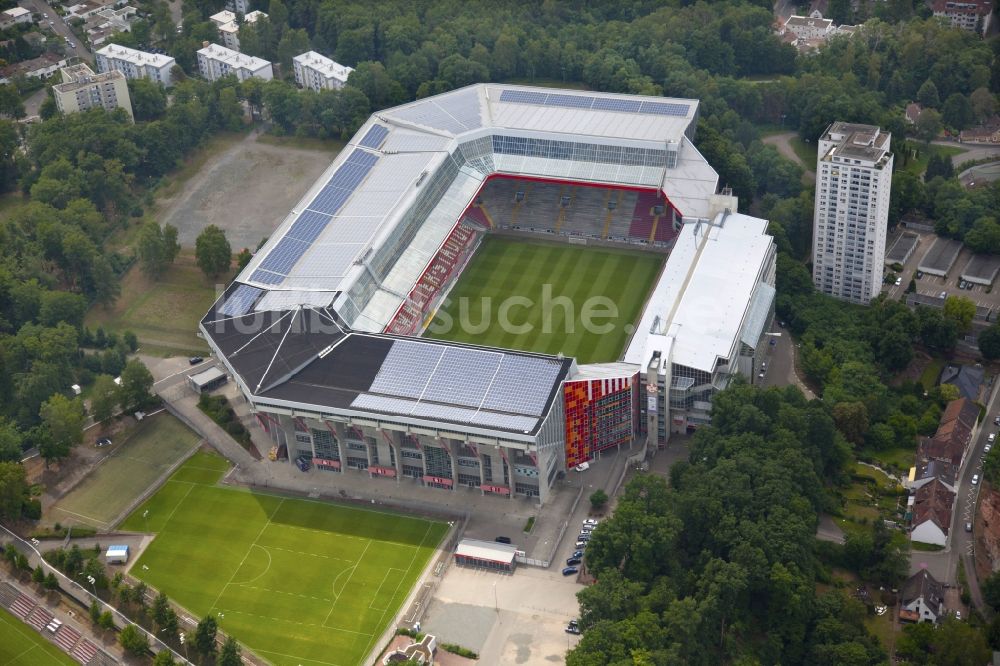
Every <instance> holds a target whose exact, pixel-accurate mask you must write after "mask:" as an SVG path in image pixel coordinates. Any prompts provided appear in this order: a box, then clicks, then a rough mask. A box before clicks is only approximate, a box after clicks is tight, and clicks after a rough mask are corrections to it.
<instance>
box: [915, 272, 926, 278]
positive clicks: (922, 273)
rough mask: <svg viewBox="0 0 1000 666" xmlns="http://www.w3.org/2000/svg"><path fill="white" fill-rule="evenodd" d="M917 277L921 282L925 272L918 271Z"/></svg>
mask: <svg viewBox="0 0 1000 666" xmlns="http://www.w3.org/2000/svg"><path fill="white" fill-rule="evenodd" d="M915 275H916V278H917V279H918V280H919V279H920V278H922V277H923V276H924V272H923V271H917V272H916V274H915Z"/></svg>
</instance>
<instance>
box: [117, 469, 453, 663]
mask: <svg viewBox="0 0 1000 666" xmlns="http://www.w3.org/2000/svg"><path fill="white" fill-rule="evenodd" d="M227 468H228V463H227V462H226V461H225V460H224V459H222V458H220V457H219V456H216V455H214V454H210V453H201V452H199V453H197V454H195V455H194V456H193V457H192V458H191V459H190V460H189V461H187V462H186V463H185V464H184V465H182V466H181V468H180V469H178V471H177V472H176V473H175V474H174V475H173V476H171V478H170V480H169V481H167V483H166V484H165V485H164V486H163V488H161V489H160V490H159V491H158V492H157V493H156V494H155V495H154V496H153V497H152V498H150V499H149V501H147V502H146V503H144V504H143V505H142V506H140V507H138V508H137V509H136V510H135V512H133V513H132V515H131V516H130V517H129V518H128V519H127V520H126V521H125V523H124V524H123V525H122V527H123V529H127V530H146V529H147V526H148V529H149V530H150V531H154V532H156V533H157V537H156V539H155V540H154V541H153V543H152V544H151V545H150V546H149V548H147V549H146V551H145V553H143V555H142V557H140V558H139V559H138V560H137V561H136V563H135V565H134V566H133V567H132V570H131V571H132V574H133V575H138V576H139V577H140V578H142V579H143V580H145V581H146V582H147V583H149V584H150V585H152V586H154V587H156V588H157V589H159V590H162V591H164V592H166V593H167V594H168V595H169V596H170V597H172V598H173V599H175V600H176V601H177V602H178V603H179V604H181V605H182V606H184V607H185V608H187V609H188V610H190V611H191V612H192V613H194V614H196V615H197V616H198V617H202V616H204V615H207V614H208V613H215V614H216V615H217V616H218V618H219V625H220V626H221V627H222V629H223V630H224V631H226V632H227V633H230V634H232V635H233V636H234V637H235V638H236V639H237V640H239V641H240V642H241V643H243V644H245V645H246V646H247V647H248V648H249V649H250V650H253V651H254V652H256V653H258V654H260V655H261V656H262V657H264V658H266V659H267V660H268V661H270V662H272V663H275V664H292V665H302V666H310V665H317V666H331V665H336V666H349V665H354V664H361V663H362V661H363V660H364V658H365V656H367V654H368V652H369V650H371V649H372V647H374V642H375V640H376V639H377V638H378V637H379V635H380V634H381V633H382V631H384V630H385V628H386V626H387V625H388V624H389V623H390V622H391V621H392V620H393V618H394V617H395V615H396V612H397V611H398V610H399V607H400V606H401V605H402V603H403V601H404V599H405V598H406V596H407V595H408V594H409V592H410V589H411V587H412V586H413V584H414V582H415V581H416V579H417V577H418V576H419V574H420V572H421V571H422V570H423V568H424V566H425V565H426V563H427V561H428V559H429V558H430V557H431V555H432V553H433V551H434V549H435V548H436V547H437V545H438V544H439V543H440V541H441V539H442V538H443V537H444V535H445V533H446V532H447V529H448V526H447V525H445V524H444V523H440V522H433V521H429V520H423V519H420V518H412V517H408V516H401V515H394V514H390V513H382V512H378V511H369V510H366V509H359V508H354V507H346V506H337V505H333V504H328V503H325V502H315V501H310V500H300V499H289V498H284V497H278V496H275V495H270V494H265V493H256V492H249V491H247V490H244V489H237V488H230V487H223V486H218V485H215V484H216V483H217V481H218V480H219V478H220V477H221V476H222V474H223V473H224V472H225V470H226V469H227ZM146 512H148V514H147V513H146ZM144 514H146V517H145V518H144V517H143V516H144Z"/></svg>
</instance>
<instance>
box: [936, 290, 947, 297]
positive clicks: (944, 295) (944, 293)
mask: <svg viewBox="0 0 1000 666" xmlns="http://www.w3.org/2000/svg"><path fill="white" fill-rule="evenodd" d="M947 296H948V292H947V291H942V292H941V293H940V294H938V298H946V297H947Z"/></svg>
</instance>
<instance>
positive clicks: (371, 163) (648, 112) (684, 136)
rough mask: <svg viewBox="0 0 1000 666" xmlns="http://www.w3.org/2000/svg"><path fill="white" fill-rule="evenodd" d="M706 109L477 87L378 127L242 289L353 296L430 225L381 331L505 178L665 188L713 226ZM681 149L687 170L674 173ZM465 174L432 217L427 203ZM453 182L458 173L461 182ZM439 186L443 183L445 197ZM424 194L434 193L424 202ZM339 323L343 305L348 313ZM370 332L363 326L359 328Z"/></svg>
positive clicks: (283, 231)
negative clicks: (486, 185) (482, 198)
mask: <svg viewBox="0 0 1000 666" xmlns="http://www.w3.org/2000/svg"><path fill="white" fill-rule="evenodd" d="M697 116H698V101H697V100H690V99H671V98H663V97H643V96H637V95H616V94H610V93H594V92H582V91H571V90H553V89H542V88H532V87H526V86H513V85H502V84H476V85H472V86H468V87H466V88H461V89H458V90H454V91H451V92H449V93H445V94H442V95H437V96H434V97H429V98H426V99H422V100H418V101H415V102H412V103H410V104H405V105H403V106H399V107H395V108H391V109H385V110H383V111H379V112H377V113H375V114H374V115H372V117H371V118H369V120H368V121H367V122H366V123H365V124H364V125H363V126H362V127H361V128H360V130H359V131H358V133H357V134H356V135H355V136H354V138H353V139H352V140H351V142H350V143H349V145H348V146H347V147H346V148H345V149H344V150H343V151H341V153H340V154H339V155H338V156H337V158H336V159H335V160H334V162H333V163H332V164H331V165H330V167H329V169H327V171H326V172H325V173H324V174H323V175H322V176H321V177H320V178H319V180H318V181H317V182H316V183H315V184H314V185H313V186H312V187H311V188H310V190H309V191H308V192H307V193H306V195H305V196H304V197H303V198H302V200H301V201H300V202H299V203H298V205H296V206H295V207H294V209H293V210H292V212H291V213H290V214H289V215H288V216H287V217H286V219H285V220H284V221H283V223H282V224H281V225H280V227H279V228H278V229H277V230H276V231H275V232H274V233H273V234H272V235H271V237H270V240H269V241H268V243H267V244H266V245H265V246H264V247H263V248H262V249H261V250H260V251H259V252H257V254H256V255H255V256H254V258H253V259H252V260H251V262H250V264H249V265H248V266H247V267H246V269H245V270H244V271H243V272H242V273H241V274H240V276H239V277H238V278H237V280H238V281H239V282H242V283H246V284H250V285H254V286H256V287H259V288H262V289H267V290H271V291H283V290H290V291H294V292H298V293H300V294H301V293H303V292H306V291H312V290H321V291H327V292H345V291H347V290H348V289H349V288H350V287H351V286H352V285H354V284H355V283H357V281H358V280H359V279H361V278H362V277H364V276H369V275H373V272H372V271H371V269H370V264H371V263H372V261H373V258H374V257H375V255H376V254H377V253H378V252H379V250H380V249H382V248H384V247H388V246H390V245H391V244H392V241H393V240H394V239H395V238H396V237H397V236H398V235H399V234H398V229H399V227H400V225H402V224H405V223H406V221H407V220H410V219H411V218H412V217H413V216H414V215H415V214H417V213H418V211H419V214H420V215H423V216H425V217H426V219H427V220H429V221H430V222H437V223H427V224H424V225H422V226H420V227H419V230H418V235H417V237H416V238H415V239H414V240H413V241H412V245H413V246H414V248H413V250H412V251H409V252H407V253H404V254H403V256H402V257H401V258H400V260H399V261H398V262H397V261H396V260H395V259H394V260H393V261H394V263H398V264H399V266H398V268H396V270H395V271H394V272H392V273H390V274H388V275H379V276H378V277H377V279H378V280H379V284H378V285H377V286H378V291H377V292H376V293H375V295H374V296H373V297H372V296H369V297H368V298H366V299H365V301H366V303H372V302H374V303H375V304H376V306H377V307H369V308H368V309H366V310H365V317H367V320H368V321H366V322H365V323H364V324H363V327H364V328H366V329H367V330H372V331H379V330H382V327H383V326H385V325H386V324H387V323H388V318H389V317H390V316H391V315H392V314H393V313H394V312H395V310H396V309H397V308H398V307H399V305H400V304H401V298H400V296H399V294H405V293H408V292H409V290H410V289H411V288H412V286H413V284H414V283H415V281H416V280H417V279H418V278H419V276H420V275H421V273H422V272H423V269H424V268H425V267H426V265H427V263H428V262H429V261H430V260H431V258H432V257H433V255H434V253H435V252H436V250H437V248H438V247H439V246H440V244H441V242H443V240H444V239H445V237H446V236H447V234H448V233H449V232H450V230H451V228H452V227H453V226H454V224H455V223H456V222H457V221H458V218H459V217H460V215H461V212H462V211H464V210H465V208H467V207H468V205H469V204H470V203H471V202H472V200H473V198H474V197H475V195H476V193H477V192H478V190H479V188H480V187H481V186H482V184H483V182H484V181H485V179H486V178H487V177H488V176H490V175H492V174H508V175H519V176H525V177H537V178H558V179H562V180H579V181H581V182H597V183H605V184H608V185H630V186H641V187H649V188H651V189H654V188H657V189H658V188H662V189H663V192H664V193H665V195H666V196H667V197H668V198H669V199H670V200H671V202H672V203H673V204H674V205H675V207H677V209H678V210H679V212H680V213H681V215H682V216H684V217H685V218H687V219H692V218H698V217H707V216H708V215H709V210H710V204H709V199H710V197H711V196H712V195H713V194H714V193H715V191H716V189H717V185H718V174H716V172H715V171H714V170H713V169H712V168H711V166H709V165H708V163H707V162H706V161H705V159H704V157H702V156H701V154H700V153H699V152H698V151H697V149H695V147H694V145H693V144H692V143H691V140H692V138H693V137H694V130H695V127H696V125H697ZM668 146H669V150H670V151H671V152H672V153H673V152H676V155H677V159H676V164H674V163H672V160H671V161H670V162H671V163H670V164H669V165H668V159H667V157H666V155H667V152H668ZM449 170H451V171H454V172H455V173H454V174H453V175H452V176H451V177H450V180H448V181H447V182H445V183H444V185H445V186H446V187H445V188H444V189H443V191H442V192H441V193H440V196H438V197H437V198H436V200H435V201H434V202H433V206H432V209H431V210H429V211H427V210H424V209H423V208H422V207H421V203H422V201H421V199H420V195H421V194H422V193H423V192H424V191H425V190H426V189H428V188H429V187H430V182H431V181H432V180H433V178H434V176H435V175H437V174H438V173H445V172H449ZM449 173H450V172H449ZM435 186H436V184H435ZM422 187H423V189H421V188H422ZM334 307H335V308H336V309H338V311H340V310H341V304H340V303H339V302H338V303H337V304H335V306H334ZM350 323H351V324H352V325H353V326H355V327H357V326H358V325H359V323H358V322H357V321H351V322H350Z"/></svg>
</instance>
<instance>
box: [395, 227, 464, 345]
mask: <svg viewBox="0 0 1000 666" xmlns="http://www.w3.org/2000/svg"><path fill="white" fill-rule="evenodd" d="M476 238H477V234H476V232H475V231H474V230H473V229H471V228H469V227H468V226H465V225H464V224H462V223H461V222H459V224H457V225H455V228H454V229H453V230H452V232H451V233H450V234H448V237H447V238H446V239H445V241H444V243H442V244H441V247H440V248H439V249H438V251H437V253H436V254H435V255H434V258H433V259H432V260H431V262H430V263H429V264H428V265H427V268H426V269H424V272H423V274H422V275H421V276H420V279H419V280H417V283H416V284H415V285H414V286H413V289H412V290H410V293H409V295H408V296H407V298H406V300H404V301H403V304H402V305H401V306H400V307H399V310H397V311H396V314H395V316H393V318H392V320H390V321H389V323H388V324H387V325H386V327H385V328H384V329H383V331H384V332H385V333H396V334H401V335H413V334H414V333H416V332H418V331H419V330H420V328H421V327H422V326H423V324H424V319H425V317H426V316H427V315H428V314H429V312H428V310H429V308H430V305H431V303H433V302H434V300H435V298H436V297H437V295H438V294H439V293H440V292H441V288H442V287H443V286H445V285H447V284H448V282H449V281H450V280H451V279H452V277H453V276H454V273H455V270H456V268H457V267H458V265H459V264H461V263H462V261H463V259H464V257H465V256H466V255H467V252H468V250H469V248H470V247H472V245H473V244H474V242H475V240H476Z"/></svg>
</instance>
